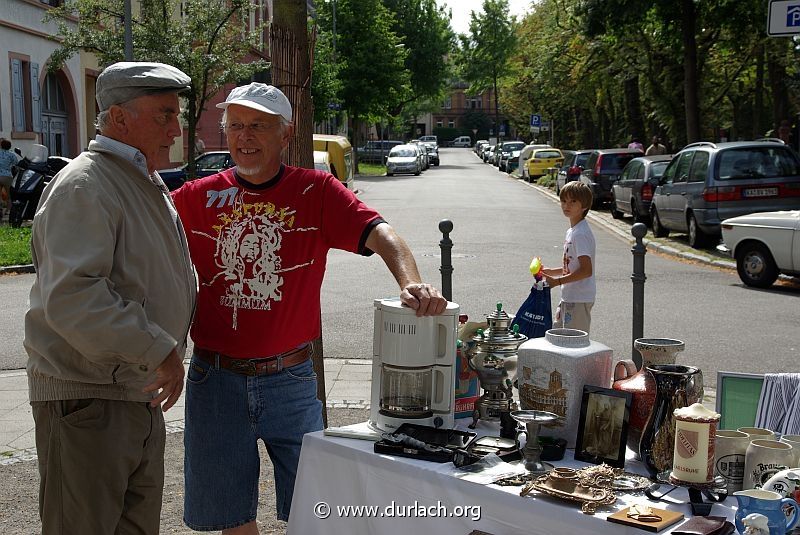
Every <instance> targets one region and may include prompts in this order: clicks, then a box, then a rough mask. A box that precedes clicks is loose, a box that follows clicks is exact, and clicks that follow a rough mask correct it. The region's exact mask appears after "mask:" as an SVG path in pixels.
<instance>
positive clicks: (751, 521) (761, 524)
mask: <svg viewBox="0 0 800 535" xmlns="http://www.w3.org/2000/svg"><path fill="white" fill-rule="evenodd" d="M742 524H744V531H743V534H744V535H769V519H768V518H767V517H766V516H764V515H761V514H758V513H750V514H749V515H747V516H746V517H744V518H743V519H742Z"/></svg>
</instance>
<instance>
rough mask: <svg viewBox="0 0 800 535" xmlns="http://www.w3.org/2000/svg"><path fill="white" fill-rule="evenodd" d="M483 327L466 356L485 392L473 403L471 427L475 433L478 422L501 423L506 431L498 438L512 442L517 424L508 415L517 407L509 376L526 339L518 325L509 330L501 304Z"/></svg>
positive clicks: (474, 337)
mask: <svg viewBox="0 0 800 535" xmlns="http://www.w3.org/2000/svg"><path fill="white" fill-rule="evenodd" d="M486 323H487V325H488V328H487V329H486V330H481V329H478V333H477V334H476V335H475V336H473V337H472V341H473V342H475V345H474V347H473V348H471V349H470V350H469V353H468V357H469V361H468V364H469V367H470V368H471V369H473V370H475V372H477V374H478V380H479V381H480V384H481V388H483V390H484V393H483V395H482V396H481V397H480V398H479V399H478V401H476V402H475V411H474V412H473V414H472V424H471V425H470V427H471V428H472V429H474V428H475V425H476V424H477V423H478V420H488V421H497V420H501V427H509V429H505V430H501V436H506V435H510V436H509V437H508V438H514V435H515V434H516V423H514V421H513V419H511V417H510V413H511V411H512V410H515V409H516V404H515V403H514V398H513V392H512V390H511V379H510V377H509V375H510V374H511V373H513V372H514V371H515V370H516V367H517V348H519V346H520V345H521V344H522V343H523V342H525V341H526V340H527V339H528V337H527V336H525V335H524V334H520V333H519V327H518V326H517V325H514V327H513V328H511V329H509V325H510V323H511V316H509V315H508V314H507V313H506V311H505V310H503V304H502V303H497V310H495V311H494V312H492V313H491V314H489V315H487V316H486Z"/></svg>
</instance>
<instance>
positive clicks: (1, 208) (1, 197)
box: [0, 138, 19, 219]
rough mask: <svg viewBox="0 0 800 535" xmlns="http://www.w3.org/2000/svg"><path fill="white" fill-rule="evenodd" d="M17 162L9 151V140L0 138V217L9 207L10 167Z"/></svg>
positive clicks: (1, 217) (11, 174)
mask: <svg viewBox="0 0 800 535" xmlns="http://www.w3.org/2000/svg"><path fill="white" fill-rule="evenodd" d="M18 162H19V158H18V157H17V155H16V154H15V153H14V152H12V151H11V142H10V141H9V140H7V139H6V138H0V219H3V218H4V217H5V215H6V211H7V210H8V209H9V208H10V207H11V183H12V182H13V179H14V176H13V173H12V171H11V168H12V167H13V166H15V165H16V164H17V163H18Z"/></svg>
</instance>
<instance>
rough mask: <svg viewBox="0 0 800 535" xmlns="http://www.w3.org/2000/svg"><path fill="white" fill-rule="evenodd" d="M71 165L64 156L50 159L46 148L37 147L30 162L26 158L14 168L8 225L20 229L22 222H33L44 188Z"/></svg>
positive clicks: (35, 146)
mask: <svg viewBox="0 0 800 535" xmlns="http://www.w3.org/2000/svg"><path fill="white" fill-rule="evenodd" d="M70 161H71V160H70V159H69V158H63V157H61V156H50V157H48V155H47V147H45V146H44V145H34V149H33V151H32V155H31V158H30V159H28V158H27V157H26V158H23V159H22V160H21V161H20V162H18V163H17V164H16V165H15V166H14V173H13V174H14V179H13V180H12V182H11V210H10V213H9V216H8V223H9V225H11V226H12V227H21V226H22V222H23V221H30V220H33V216H34V215H35V214H36V207H37V206H38V205H39V199H40V198H41V196H42V192H43V191H44V188H45V186H46V185H47V184H48V183H49V182H50V180H52V179H53V177H54V176H56V173H58V172H59V171H61V169H63V168H64V167H65V166H66V165H67V164H68V163H69V162H70Z"/></svg>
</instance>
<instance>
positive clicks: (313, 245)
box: [172, 166, 383, 358]
mask: <svg viewBox="0 0 800 535" xmlns="http://www.w3.org/2000/svg"><path fill="white" fill-rule="evenodd" d="M234 169H235V168H234ZM234 169H229V170H227V171H223V172H222V173H219V174H216V175H213V176H209V177H206V178H203V179H200V180H195V181H191V182H187V183H186V184H185V185H184V186H182V187H181V188H180V189H179V190H177V191H175V192H173V194H172V196H173V199H174V200H175V205H176V206H177V208H178V213H179V214H180V217H181V221H182V222H183V225H184V227H185V228H186V237H187V238H188V241H189V250H190V251H191V254H192V262H193V263H194V265H195V268H196V269H197V274H198V282H199V285H200V288H199V292H198V296H197V310H196V311H195V316H194V322H193V324H192V340H194V343H195V345H197V346H198V347H202V348H204V349H209V350H212V351H216V352H219V353H222V354H225V355H228V356H231V357H235V358H258V357H267V356H271V355H276V354H279V353H283V352H285V351H288V350H290V349H293V348H295V347H297V346H298V345H300V344H302V343H304V342H309V341H311V340H314V339H315V338H317V337H318V336H319V335H320V325H319V318H320V288H321V286H322V279H323V276H324V274H325V262H326V257H327V254H328V249H331V248H335V249H343V250H345V251H350V252H357V253H361V254H365V255H369V254H371V251H369V250H368V249H366V248H365V246H364V243H365V242H366V239H367V236H368V235H369V232H370V231H371V230H372V228H374V227H375V225H377V224H378V223H380V222H382V221H383V220H382V219H381V217H380V214H378V212H376V211H375V210H373V209H371V208H369V207H368V206H367V205H365V204H364V203H362V202H361V201H360V200H358V198H357V197H356V196H355V195H354V194H353V193H352V192H351V191H349V190H348V189H347V188H345V187H344V186H343V185H342V183H341V182H340V181H339V180H337V179H336V178H335V177H333V176H332V175H330V174H328V173H324V172H322V171H315V170H310V169H303V168H298V167H289V166H281V171H280V172H279V173H278V175H277V176H276V177H275V178H273V179H272V180H270V181H269V182H267V183H265V184H262V185H255V184H249V183H247V182H245V181H243V180H241V179H240V178H238V177H237V176H236V175H235V174H234Z"/></svg>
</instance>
